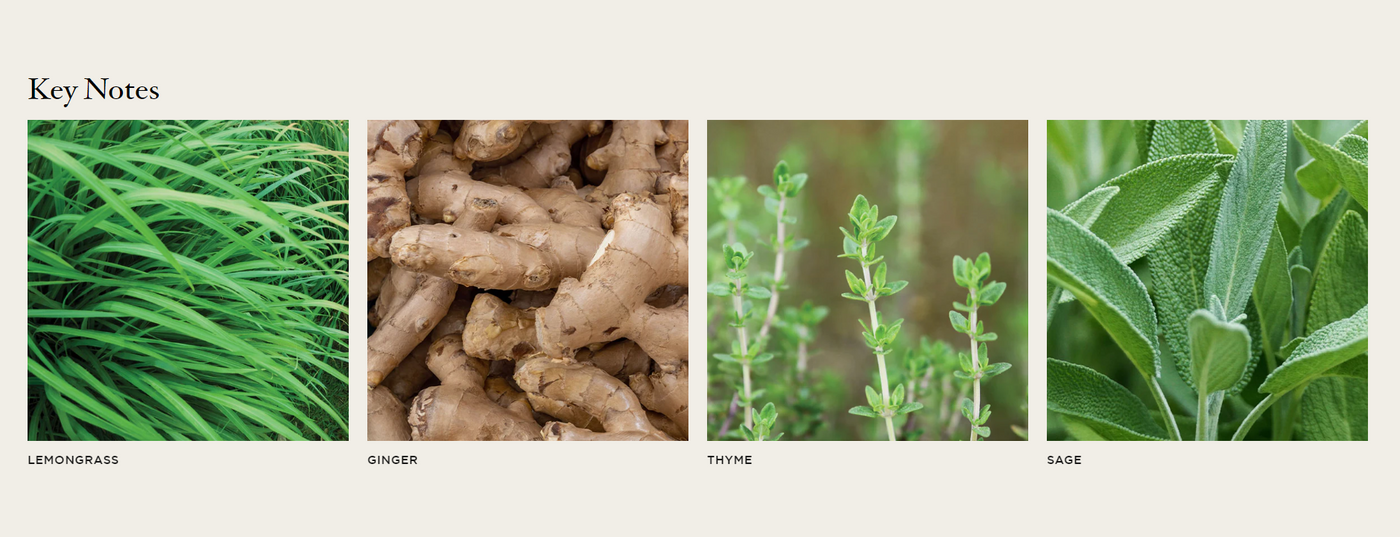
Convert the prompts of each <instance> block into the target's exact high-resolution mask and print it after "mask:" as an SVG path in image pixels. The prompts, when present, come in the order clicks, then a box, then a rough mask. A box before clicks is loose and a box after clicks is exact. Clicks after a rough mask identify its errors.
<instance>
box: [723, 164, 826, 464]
mask: <svg viewBox="0 0 1400 537" xmlns="http://www.w3.org/2000/svg"><path fill="white" fill-rule="evenodd" d="M746 183H747V181H746V180H744V179H743V178H742V177H740V178H724V179H711V180H710V186H711V189H712V190H713V192H714V197H713V198H712V199H713V200H715V201H717V202H718V205H719V212H720V216H721V218H722V220H723V222H722V223H721V227H712V228H711V231H710V236H711V237H715V236H718V235H720V234H726V235H728V236H730V237H731V240H730V241H729V242H727V243H725V244H724V245H723V246H722V248H721V251H720V252H719V258H718V260H717V262H713V261H712V266H715V267H716V268H722V269H723V271H724V274H725V281H722V282H713V283H710V284H709V285H708V286H707V289H706V290H707V292H708V293H709V294H710V295H712V296H716V297H721V298H726V297H727V298H729V299H730V302H731V304H732V307H731V308H730V310H729V311H728V312H727V313H726V317H727V318H728V321H729V323H728V324H729V326H730V327H731V328H734V333H735V337H734V338H733V339H732V340H730V341H729V352H728V353H714V354H713V356H714V358H715V363H719V364H736V365H738V366H739V368H740V373H741V375H742V382H741V383H739V382H734V381H733V380H730V377H729V376H728V375H725V374H720V375H712V377H714V378H719V379H721V382H724V383H726V384H732V385H734V386H733V387H734V390H735V392H736V395H735V396H734V401H735V404H734V405H730V406H731V408H729V409H728V410H727V412H728V413H729V416H728V418H726V420H725V422H724V423H726V424H727V423H728V422H729V419H730V418H733V414H734V412H735V411H736V410H738V408H737V407H738V406H742V407H743V410H742V412H743V414H742V415H743V419H744V421H745V423H744V424H743V425H741V426H740V428H739V429H738V431H739V435H740V436H741V437H743V438H744V439H747V440H764V439H772V440H776V439H777V438H779V437H781V436H783V434H785V433H778V434H777V436H776V437H775V436H772V433H773V431H774V429H775V427H776V422H777V416H778V415H779V413H780V412H779V410H778V407H777V405H775V404H774V403H773V402H771V401H770V402H769V403H767V404H766V405H765V406H764V407H763V409H762V410H761V411H760V410H757V409H755V408H753V407H754V405H755V403H756V402H757V401H758V400H759V399H760V398H762V397H764V396H770V397H771V396H773V395H777V396H779V397H780V398H782V399H783V400H784V401H783V402H784V403H787V404H790V405H791V407H790V408H791V410H792V412H791V413H789V412H787V411H786V410H785V411H783V412H782V413H783V414H784V415H785V416H786V415H790V416H792V417H793V418H794V419H795V420H796V421H795V422H794V424H793V425H794V428H795V430H796V431H797V432H798V433H799V435H806V434H810V433H811V432H813V431H815V430H816V429H817V428H818V427H819V426H820V423H821V420H820V419H819V415H820V413H821V412H822V409H823V405H822V404H821V401H820V399H819V398H817V397H815V396H814V393H813V390H812V388H811V387H809V386H801V387H798V388H797V389H796V390H793V391H791V392H784V391H783V388H781V387H780V388H778V391H779V392H782V393H770V392H768V391H767V390H766V389H762V388H760V389H753V388H752V384H753V382H752V379H753V377H754V376H755V375H756V371H755V366H759V365H763V364H767V363H769V362H772V361H774V360H776V359H777V358H778V356H779V352H781V353H783V354H785V355H789V360H787V361H788V362H796V372H795V376H796V377H798V378H799V379H801V380H805V373H806V371H805V353H806V352H807V350H806V345H808V344H810V343H812V342H813V341H814V340H815V337H814V328H815V326H816V325H817V324H818V323H820V322H821V320H822V318H824V317H826V314H827V310H826V308H825V307H820V308H818V307H816V306H813V305H812V304H811V303H810V302H809V303H805V304H803V306H802V307H801V308H788V309H786V310H783V312H782V315H779V311H778V309H777V305H778V298H779V293H781V291H782V290H783V289H785V288H786V285H785V283H784V275H783V274H782V273H781V272H780V271H781V268H779V267H781V266H782V263H781V259H782V256H783V255H784V254H785V253H787V252H792V251H797V250H800V249H802V248H804V247H806V246H807V244H808V241H807V240H806V239H798V238H796V237H794V236H792V235H791V234H788V233H786V232H785V231H784V226H785V225H787V224H793V223H795V222H796V221H797V220H796V216H795V215H793V214H790V211H791V209H790V207H789V206H788V202H789V201H790V198H792V197H793V196H796V195H797V194H798V193H800V192H801V191H802V189H803V187H804V186H805V185H806V183H807V174H805V173H799V174H793V173H792V172H791V169H790V167H789V166H788V164H787V163H786V162H784V161H779V162H778V164H777V165H776V166H774V168H773V184H772V185H766V184H765V185H759V187H758V188H757V192H758V193H759V194H760V195H761V196H762V198H763V203H764V207H765V209H766V210H767V212H768V213H769V214H771V215H773V217H774V218H773V220H772V221H773V222H774V223H775V225H776V231H777V233H774V234H773V235H772V236H770V238H769V240H768V245H769V246H770V247H771V248H772V250H773V251H774V254H775V260H776V261H775V263H774V265H775V267H774V272H773V273H772V274H771V275H768V277H767V278H766V280H767V281H768V282H771V284H765V285H751V284H749V278H748V270H749V267H750V263H751V262H752V261H753V260H754V257H755V254H756V252H751V251H749V250H748V248H747V247H745V246H744V245H743V243H742V242H740V241H738V240H734V239H735V238H736V236H737V235H738V233H739V228H740V227H741V226H742V225H743V224H745V222H744V221H742V220H741V219H740V218H739V216H740V212H741V208H742V206H743V204H744V200H745V197H746V192H745V188H746V187H745V185H746ZM754 234H757V233H756V232H755V233H754ZM763 276H765V275H760V278H762V277H763ZM750 300H764V301H768V307H767V308H755V307H754V306H753V304H752V303H751V302H750ZM759 315H763V317H762V318H761V320H762V322H761V328H760V329H759V330H758V332H757V333H756V334H751V333H750V332H749V331H748V325H749V324H750V323H751V322H752V321H754V320H757V319H759ZM774 327H776V328H777V331H776V335H777V336H778V337H777V338H776V339H777V341H776V342H774V341H773V339H774V338H770V337H769V336H768V331H769V330H770V328H774ZM770 343H776V344H775V345H772V346H774V347H778V349H776V350H778V351H779V352H771V351H769V350H767V349H769V348H770ZM711 345H712V347H713V346H714V342H713V341H712V342H711ZM721 348H722V347H721ZM792 354H796V355H798V356H797V358H796V360H793V359H791V355H792ZM785 365H786V364H785ZM783 371H792V369H788V368H784V369H783ZM720 373H724V371H720ZM728 432H729V431H728V430H726V426H721V427H720V430H718V431H715V433H716V436H718V437H725V436H727V433H728Z"/></svg>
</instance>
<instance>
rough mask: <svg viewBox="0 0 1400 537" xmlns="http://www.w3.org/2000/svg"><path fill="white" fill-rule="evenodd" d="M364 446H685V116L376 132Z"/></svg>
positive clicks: (440, 125)
mask: <svg viewBox="0 0 1400 537" xmlns="http://www.w3.org/2000/svg"><path fill="white" fill-rule="evenodd" d="M368 136H369V146H368V149H369V155H368V157H369V160H368V162H369V169H368V170H367V177H368V187H369V196H368V198H367V204H368V207H367V210H368V212H367V215H368V230H367V231H368V238H369V259H370V261H369V297H368V313H369V315H368V321H369V323H370V336H369V341H368V342H367V348H368V371H369V379H368V380H369V387H370V389H371V391H370V394H369V408H368V413H369V431H368V437H369V439H370V440H685V439H686V438H687V437H688V436H689V434H688V428H689V425H690V423H689V421H690V418H689V408H690V399H689V397H690V390H689V381H690V379H689V378H690V366H689V359H688V356H687V352H688V348H687V344H688V341H689V338H688V331H687V320H688V319H689V314H688V304H689V301H688V299H687V296H688V293H687V286H688V282H687V280H686V277H687V274H688V272H689V270H688V267H687V266H686V260H687V259H688V256H687V251H686V248H687V244H688V240H689V233H690V232H689V221H690V220H689V200H690V190H689V186H688V184H689V182H688V169H689V150H688V147H689V143H688V140H689V124H688V123H687V122H686V121H477V120H457V121H450V120H442V121H438V120H433V121H414V120H393V121H370V122H369V133H368Z"/></svg>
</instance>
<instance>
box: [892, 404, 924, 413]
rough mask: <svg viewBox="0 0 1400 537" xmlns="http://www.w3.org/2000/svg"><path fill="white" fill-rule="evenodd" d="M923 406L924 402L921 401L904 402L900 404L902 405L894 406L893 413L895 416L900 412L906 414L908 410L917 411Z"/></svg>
mask: <svg viewBox="0 0 1400 537" xmlns="http://www.w3.org/2000/svg"><path fill="white" fill-rule="evenodd" d="M923 408H924V404H923V403H917V402H916V403H904V404H902V405H899V408H896V409H895V410H894V413H895V415H896V416H898V415H900V414H908V413H910V412H914V411H917V410H922V409H923Z"/></svg>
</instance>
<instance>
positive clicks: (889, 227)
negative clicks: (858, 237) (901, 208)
mask: <svg viewBox="0 0 1400 537" xmlns="http://www.w3.org/2000/svg"><path fill="white" fill-rule="evenodd" d="M896 220H897V218H896V217H895V215H889V216H886V217H885V218H884V219H882V220H880V221H879V222H876V223H875V229H876V231H875V234H874V235H871V237H870V240H871V241H873V242H879V241H882V240H885V237H887V236H889V234H890V231H893V230H894V224H895V221H896Z"/></svg>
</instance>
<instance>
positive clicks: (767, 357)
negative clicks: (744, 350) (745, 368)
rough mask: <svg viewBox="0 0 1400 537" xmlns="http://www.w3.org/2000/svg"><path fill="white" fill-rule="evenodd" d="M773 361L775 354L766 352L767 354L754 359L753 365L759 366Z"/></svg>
mask: <svg viewBox="0 0 1400 537" xmlns="http://www.w3.org/2000/svg"><path fill="white" fill-rule="evenodd" d="M772 359H773V353H771V352H765V353H763V354H760V355H758V356H755V357H754V358H753V363H754V365H758V364H762V363H766V362H768V361H770V360H772Z"/></svg>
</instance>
